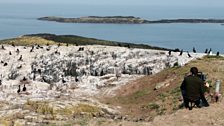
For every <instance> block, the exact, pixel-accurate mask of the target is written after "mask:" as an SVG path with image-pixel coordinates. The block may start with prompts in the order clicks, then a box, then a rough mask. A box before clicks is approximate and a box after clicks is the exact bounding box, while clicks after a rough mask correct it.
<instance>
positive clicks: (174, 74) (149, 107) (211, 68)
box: [104, 57, 224, 118]
mask: <svg viewBox="0 0 224 126" xmlns="http://www.w3.org/2000/svg"><path fill="white" fill-rule="evenodd" d="M193 66H196V67H198V68H199V70H200V71H202V72H204V73H207V74H208V79H207V81H209V82H210V83H211V84H212V85H214V84H215V81H216V80H217V79H219V80H221V82H224V76H223V73H224V69H223V68H224V58H221V57H205V58H203V59H199V60H197V61H192V62H191V63H189V64H187V65H186V66H184V67H176V68H169V69H166V70H164V71H162V72H160V73H158V74H156V75H153V76H145V77H143V78H140V79H138V80H136V81H134V82H130V84H128V85H125V86H123V87H122V88H121V89H119V90H118V92H117V93H118V94H117V96H115V97H113V98H105V99H106V100H105V101H104V102H105V103H107V104H111V105H113V106H121V107H122V109H121V111H122V112H123V113H122V114H124V115H129V116H133V117H136V116H137V117H139V118H147V117H151V118H153V117H155V116H157V115H161V114H165V113H168V114H169V113H173V112H175V111H176V110H178V109H179V105H180V104H181V103H182V102H181V101H179V98H180V97H181V94H180V88H179V87H180V84H181V82H182V80H183V77H184V76H185V74H186V73H188V72H189V69H190V68H191V67H193ZM163 82H168V83H169V84H170V85H169V86H168V87H164V88H161V89H158V90H154V88H155V85H156V84H158V83H163ZM213 88H214V86H213V87H212V88H211V90H214V89H213ZM222 91H223V90H222Z"/></svg>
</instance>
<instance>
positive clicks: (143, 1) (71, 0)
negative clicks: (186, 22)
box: [0, 0, 224, 7]
mask: <svg viewBox="0 0 224 126" xmlns="http://www.w3.org/2000/svg"><path fill="white" fill-rule="evenodd" d="M0 3H64V4H90V5H159V6H205V7H212V6H213V7H216V6H217V7H224V0H0Z"/></svg>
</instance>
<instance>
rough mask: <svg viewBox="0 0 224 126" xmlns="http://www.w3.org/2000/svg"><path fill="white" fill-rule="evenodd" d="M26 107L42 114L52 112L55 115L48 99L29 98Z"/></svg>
mask: <svg viewBox="0 0 224 126" xmlns="http://www.w3.org/2000/svg"><path fill="white" fill-rule="evenodd" d="M25 108H27V109H29V110H32V111H35V112H37V113H41V114H44V115H45V114H51V115H54V110H53V107H51V106H50V105H49V103H48V102H46V101H31V100H27V102H26V104H25Z"/></svg>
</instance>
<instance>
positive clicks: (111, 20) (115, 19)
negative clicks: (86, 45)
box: [38, 16, 224, 24]
mask: <svg viewBox="0 0 224 126" xmlns="http://www.w3.org/2000/svg"><path fill="white" fill-rule="evenodd" d="M38 20H43V21H56V22H61V23H108V24H152V23H224V19H161V20H146V19H142V18H139V17H134V16H104V17H100V16H88V17H80V18H64V17H54V16H48V17H41V18H38Z"/></svg>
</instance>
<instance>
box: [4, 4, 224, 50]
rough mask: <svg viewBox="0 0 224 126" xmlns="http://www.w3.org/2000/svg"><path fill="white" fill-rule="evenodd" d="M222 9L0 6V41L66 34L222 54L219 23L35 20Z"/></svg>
mask: <svg viewBox="0 0 224 126" xmlns="http://www.w3.org/2000/svg"><path fill="white" fill-rule="evenodd" d="M223 11H224V8H212V7H211V8H208V7H207V8H203V7H201V8H198V7H163V6H97V5H94V6H91V5H66V4H60V5H59V4H0V39H6V38H12V37H17V36H20V35H24V34H34V33H53V34H70V35H80V36H85V37H92V38H98V39H105V40H114V41H122V42H132V43H144V44H149V45H153V46H161V47H166V48H181V49H184V50H190V51H191V50H192V48H193V47H195V48H196V49H198V50H199V51H200V52H203V51H204V50H205V48H210V47H211V48H212V49H213V52H216V51H220V52H222V53H224V26H221V25H220V24H141V25H128V24H66V23H56V22H47V21H38V20H36V18H38V17H42V16H63V17H81V16H116V15H122V16H136V17H141V18H145V19H149V20H150V19H151V20H155V19H164V18H169V19H172V18H224V13H223Z"/></svg>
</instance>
